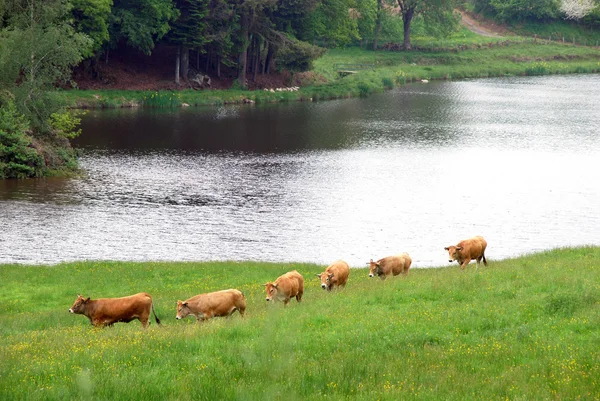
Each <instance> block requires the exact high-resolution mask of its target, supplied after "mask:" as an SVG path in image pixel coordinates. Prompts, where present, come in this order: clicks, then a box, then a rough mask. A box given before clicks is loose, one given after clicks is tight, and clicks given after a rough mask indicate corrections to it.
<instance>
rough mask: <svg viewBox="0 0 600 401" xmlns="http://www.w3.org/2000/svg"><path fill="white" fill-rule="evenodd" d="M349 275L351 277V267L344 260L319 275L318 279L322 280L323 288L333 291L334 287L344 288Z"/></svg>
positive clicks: (334, 263) (333, 264)
mask: <svg viewBox="0 0 600 401" xmlns="http://www.w3.org/2000/svg"><path fill="white" fill-rule="evenodd" d="M348 275H350V266H348V263H346V262H344V261H343V260H338V261H335V262H333V263H332V264H331V265H330V266H329V267H327V269H325V271H324V272H323V273H321V274H317V277H319V278H320V279H321V288H322V289H324V290H327V291H331V290H332V289H333V287H338V286H341V287H344V286H345V285H346V282H347V281H348Z"/></svg>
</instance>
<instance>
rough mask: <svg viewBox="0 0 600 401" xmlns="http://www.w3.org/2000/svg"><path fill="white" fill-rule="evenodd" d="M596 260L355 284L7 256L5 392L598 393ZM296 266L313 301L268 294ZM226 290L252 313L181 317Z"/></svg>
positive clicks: (0, 371) (536, 258)
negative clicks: (185, 303)
mask: <svg viewBox="0 0 600 401" xmlns="http://www.w3.org/2000/svg"><path fill="white" fill-rule="evenodd" d="M599 266H600V248H598V247H589V248H577V249H560V250H553V251H548V252H542V253H539V254H534V255H527V256H523V257H519V258H515V259H509V260H503V261H490V263H489V266H488V267H486V268H480V269H479V270H477V271H475V269H474V268H473V267H472V265H471V266H469V267H468V268H467V270H466V271H461V270H460V269H459V267H458V266H456V265H454V266H453V267H446V268H427V269H411V272H410V274H409V276H408V277H407V278H406V279H403V278H399V277H396V278H392V279H388V280H386V281H380V280H378V279H369V278H368V271H367V270H366V269H364V268H356V269H352V270H351V272H350V278H349V281H348V284H347V286H346V288H344V289H342V290H335V291H333V292H326V291H323V290H322V289H321V288H320V287H319V281H318V280H317V279H316V278H315V276H314V274H315V273H319V272H321V271H323V269H324V267H325V266H317V265H313V264H299V263H287V264H273V263H259V262H239V263H235V262H204V263H197V262H195V263H176V262H175V263H166V262H157V263H147V262H145V263H129V262H108V261H106V262H99V261H87V262H75V263H65V264H60V265H55V266H24V265H2V266H0V282H2V285H3V287H2V288H3V291H2V293H0V303H1V304H2V305H3V307H2V308H0V320H1V321H2V325H0V360H2V364H0V378H1V379H0V391H1V392H2V394H3V399H5V400H21V399H31V398H39V399H92V400H96V399H111V400H125V399H127V400H138V399H139V400H148V399H161V400H163V399H164V400H190V399H194V400H215V399H250V400H255V399H265V398H273V399H283V398H285V399H289V400H297V399H302V400H322V399H324V398H327V399H331V400H350V399H352V400H373V399H382V400H473V399H476V400H480V399H481V400H499V399H507V398H508V399H527V400H538V399H539V400H546V399H559V400H577V399H582V400H587V399H596V398H598V397H597V395H598V394H599V391H600V385H599V383H598V380H597V378H598V376H599V374H600V361H599V360H598V356H597V354H598V352H597V349H598V327H599V325H600V315H599V314H598V302H599V301H600V297H599V295H598V294H600V285H599V284H598V280H597V278H598V274H599ZM292 269H296V270H298V271H299V272H300V273H301V274H302V275H303V276H304V277H305V292H304V296H303V300H302V302H301V303H297V302H296V301H295V300H294V301H292V303H291V304H290V305H288V306H287V307H285V308H284V307H283V306H282V305H281V304H280V303H277V304H271V303H269V302H265V300H264V299H265V298H264V295H265V293H264V286H263V285H262V284H263V283H265V282H267V281H271V280H273V279H274V278H276V277H277V276H279V275H280V274H282V273H284V272H286V271H289V270H292ZM225 288H237V289H239V290H241V291H242V292H243V293H244V295H245V297H246V300H247V309H246V316H245V317H244V318H241V317H240V316H239V315H238V314H237V313H235V314H233V315H232V317H231V318H229V319H225V318H215V319H212V320H210V321H208V322H205V323H203V324H198V323H196V322H195V320H194V319H193V318H191V317H190V318H187V319H185V320H181V321H177V320H175V318H174V317H175V302H176V300H178V299H181V300H184V299H187V298H189V297H191V296H193V295H196V294H199V293H204V292H210V291H217V290H221V289H225ZM139 291H146V292H148V293H149V294H150V295H151V296H152V298H153V302H154V307H155V310H156V313H157V314H158V316H159V317H160V318H161V321H162V326H161V327H158V326H157V325H156V324H151V326H150V327H149V328H148V329H147V330H143V329H142V328H141V325H140V324H139V322H138V321H133V322H131V323H129V324H125V323H117V324H115V326H114V327H111V328H109V329H95V328H93V327H92V326H91V325H90V323H89V321H88V319H86V318H85V317H83V316H80V315H73V314H70V313H68V312H67V309H68V308H69V307H70V306H71V305H72V303H73V301H74V300H75V298H76V297H77V294H78V293H82V294H83V295H85V296H89V297H91V298H92V299H96V298H100V297H120V296H124V295H130V294H134V293H136V292H139ZM152 323H154V321H153V322H152ZM400 372H401V373H400ZM34 395H35V396H34ZM282 395H283V396H282Z"/></svg>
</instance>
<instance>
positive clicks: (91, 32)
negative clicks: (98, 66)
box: [71, 0, 113, 56]
mask: <svg viewBox="0 0 600 401" xmlns="http://www.w3.org/2000/svg"><path fill="white" fill-rule="evenodd" d="M71 4H72V6H73V8H72V11H71V13H72V15H73V21H74V24H73V25H74V27H75V30H76V31H77V32H81V33H85V34H86V35H88V36H89V37H90V39H92V47H91V48H90V51H91V52H92V53H95V52H97V51H98V50H100V48H101V47H102V46H103V45H104V44H105V43H106V42H108V39H109V36H108V18H109V16H110V12H111V8H112V5H113V0H71ZM89 55H91V54H89ZM89 55H86V56H89Z"/></svg>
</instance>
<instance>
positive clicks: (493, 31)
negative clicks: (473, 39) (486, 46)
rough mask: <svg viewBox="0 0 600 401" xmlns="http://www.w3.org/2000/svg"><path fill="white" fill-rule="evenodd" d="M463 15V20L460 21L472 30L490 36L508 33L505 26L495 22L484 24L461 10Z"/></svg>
mask: <svg viewBox="0 0 600 401" xmlns="http://www.w3.org/2000/svg"><path fill="white" fill-rule="evenodd" d="M459 13H460V15H461V16H462V20H461V21H460V23H461V24H462V25H463V26H464V27H465V28H467V29H469V30H470V31H471V32H475V33H476V34H478V35H481V36H489V37H501V36H504V35H506V33H507V31H506V29H505V28H502V27H500V26H498V25H495V24H485V25H483V24H482V23H481V22H479V21H477V20H475V19H473V17H471V16H469V15H468V14H467V13H465V12H463V11H459Z"/></svg>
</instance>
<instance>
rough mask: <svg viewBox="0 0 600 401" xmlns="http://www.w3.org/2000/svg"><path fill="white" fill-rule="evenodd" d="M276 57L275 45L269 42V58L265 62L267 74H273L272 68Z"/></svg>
mask: <svg viewBox="0 0 600 401" xmlns="http://www.w3.org/2000/svg"><path fill="white" fill-rule="evenodd" d="M274 55H275V45H274V44H273V43H271V42H269V50H267V58H266V60H265V73H267V74H270V73H271V67H272V66H273V56H274Z"/></svg>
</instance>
